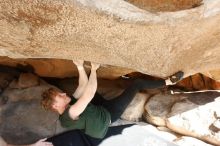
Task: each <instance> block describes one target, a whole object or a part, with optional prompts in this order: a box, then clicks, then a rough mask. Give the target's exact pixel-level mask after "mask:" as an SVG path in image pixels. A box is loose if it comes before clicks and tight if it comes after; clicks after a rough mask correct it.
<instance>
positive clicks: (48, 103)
mask: <svg viewBox="0 0 220 146" xmlns="http://www.w3.org/2000/svg"><path fill="white" fill-rule="evenodd" d="M58 93H60V91H59V90H58V89H56V88H49V89H47V90H45V91H44V92H43V93H42V95H41V96H42V100H41V105H42V106H43V108H44V109H46V110H53V111H54V110H55V109H54V108H53V107H52V104H53V102H54V98H55V97H56V96H57V94H58Z"/></svg>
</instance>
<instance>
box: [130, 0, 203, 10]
mask: <svg viewBox="0 0 220 146" xmlns="http://www.w3.org/2000/svg"><path fill="white" fill-rule="evenodd" d="M127 1H128V2H130V3H132V4H134V5H136V6H138V7H141V8H143V9H146V10H149V11H178V10H184V9H189V8H193V7H196V6H199V5H201V2H202V0H127Z"/></svg>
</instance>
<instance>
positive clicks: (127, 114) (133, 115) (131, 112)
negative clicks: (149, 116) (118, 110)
mask: <svg viewBox="0 0 220 146" xmlns="http://www.w3.org/2000/svg"><path fill="white" fill-rule="evenodd" d="M149 97H150V95H149V94H146V93H138V94H136V95H135V97H134V99H133V100H132V102H131V103H130V104H129V105H128V107H127V108H126V110H125V111H124V113H123V114H122V116H121V118H122V119H125V120H128V121H136V122H137V121H140V119H142V115H143V113H144V105H145V103H146V101H147V100H148V98H149Z"/></svg>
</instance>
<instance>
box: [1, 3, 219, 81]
mask: <svg viewBox="0 0 220 146" xmlns="http://www.w3.org/2000/svg"><path fill="white" fill-rule="evenodd" d="M161 3H162V1H161ZM192 7H193V6H192ZM0 18H1V19H0V56H8V57H10V58H57V59H69V60H70V59H84V60H87V61H93V62H97V63H100V64H103V65H112V66H118V67H123V68H128V69H132V70H135V71H138V72H142V73H145V74H149V75H153V76H157V77H162V78H165V77H167V76H169V75H171V74H173V73H175V72H177V71H179V70H183V71H184V72H185V74H186V76H188V75H191V74H194V73H198V72H206V71H210V70H219V69H220V59H219V58H220V47H219V46H220V41H219V40H220V35H219V34H220V27H217V26H218V25H219V22H220V0H213V1H209V0H204V1H203V4H202V5H201V6H198V7H195V8H191V9H188V10H183V11H176V12H163V13H157V14H154V13H150V12H148V11H146V10H144V9H140V8H138V7H136V6H134V5H132V4H131V3H129V2H126V1H124V0H113V1H109V0H56V1H54V0H33V1H32V2H31V3H30V2H29V0H2V1H1V3H0Z"/></svg>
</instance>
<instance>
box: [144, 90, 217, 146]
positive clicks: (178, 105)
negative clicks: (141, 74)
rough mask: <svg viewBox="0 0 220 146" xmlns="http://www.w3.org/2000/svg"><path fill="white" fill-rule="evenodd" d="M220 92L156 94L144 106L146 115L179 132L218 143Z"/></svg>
mask: <svg viewBox="0 0 220 146" xmlns="http://www.w3.org/2000/svg"><path fill="white" fill-rule="evenodd" d="M219 96H220V94H219V93H218V92H206V93H197V94H182V95H172V96H171V95H156V96H153V97H152V98H151V99H149V101H148V103H147V104H146V106H145V110H146V119H147V120H148V121H149V122H151V123H153V124H155V125H159V126H167V127H168V128H169V129H172V130H173V131H175V132H177V133H180V134H183V135H189V136H193V137H196V138H199V139H201V140H204V141H207V142H209V143H212V144H215V145H219V144H220V131H219V129H218V126H217V125H218V120H219V116H218V115H219V114H220V111H219V110H220V109H219V106H220V102H219V101H220V100H219ZM155 119H156V120H155Z"/></svg>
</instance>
